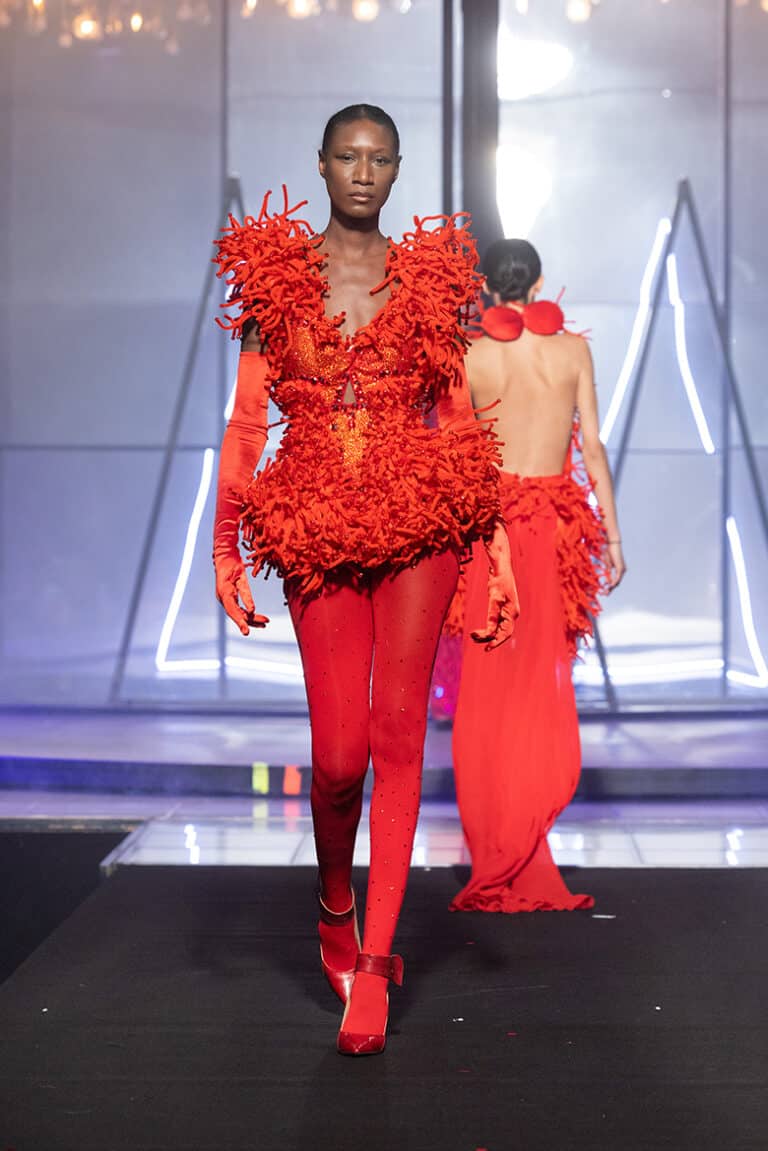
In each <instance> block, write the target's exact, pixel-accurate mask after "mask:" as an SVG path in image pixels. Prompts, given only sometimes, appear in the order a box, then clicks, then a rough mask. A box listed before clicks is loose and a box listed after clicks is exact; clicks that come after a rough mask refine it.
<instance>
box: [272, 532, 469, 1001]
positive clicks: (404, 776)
mask: <svg viewBox="0 0 768 1151" xmlns="http://www.w3.org/2000/svg"><path fill="white" fill-rule="evenodd" d="M457 576H458V561H457V558H456V556H455V555H454V554H453V553H452V552H443V553H441V554H439V555H432V556H427V557H426V558H425V559H423V560H421V561H420V562H419V563H418V564H416V565H415V566H414V567H410V568H406V569H404V570H402V571H399V572H395V573H392V572H390V571H389V570H388V569H386V568H384V569H378V570H377V571H375V572H373V573H370V574H369V575H366V576H365V577H364V579H363V580H357V581H354V582H353V581H349V582H347V583H342V584H340V585H335V586H333V587H330V588H328V589H327V590H325V591H323V592H322V593H321V594H320V595H318V596H316V597H314V598H312V599H310V600H307V601H305V600H302V599H300V598H299V597H298V596H297V595H296V593H295V591H294V589H293V588H292V587H291V585H290V583H286V598H287V600H288V606H289V608H290V612H291V617H292V619H293V623H294V627H295V629H296V635H297V638H298V641H299V648H300V650H301V658H302V663H303V666H304V678H305V683H306V689H307V701H308V704H309V716H310V723H311V727H312V817H313V822H314V829H315V844H316V848H317V860H318V865H319V869H320V882H321V887H322V892H323V901H324V903H325V904H326V906H328V907H329V908H331V909H332V910H334V911H343V910H345V909H346V908H347V907H349V898H350V879H351V872H352V854H353V851H354V846H355V834H356V832H357V825H358V823H359V821H360V812H361V808H362V800H363V780H364V779H365V775H366V772H367V769H368V759H369V756H370V759H371V761H372V763H373V772H374V783H373V795H372V797H371V809H370V834H371V864H370V870H369V875H368V896H367V900H366V914H365V931H364V936H363V951H364V952H367V953H368V954H373V955H389V953H390V951H391V949H392V940H393V938H394V934H395V927H396V925H397V919H398V915H399V913H400V907H401V905H402V901H403V896H404V894H405V885H406V881H407V878H408V869H409V867H410V860H411V851H412V848H413V837H414V833H415V831H416V819H417V816H418V811H419V797H420V792H421V770H422V760H423V754H424V736H425V731H426V723H427V699H428V695H429V683H430V677H431V674H432V665H433V663H434V659H435V651H436V649H437V641H438V638H439V635H440V629H441V627H442V623H443V619H444V618H445V613H446V611H447V609H448V605H449V603H450V601H451V597H452V596H453V592H454V589H455V587H456V580H457ZM368 978H369V979H371V978H376V977H372V976H368Z"/></svg>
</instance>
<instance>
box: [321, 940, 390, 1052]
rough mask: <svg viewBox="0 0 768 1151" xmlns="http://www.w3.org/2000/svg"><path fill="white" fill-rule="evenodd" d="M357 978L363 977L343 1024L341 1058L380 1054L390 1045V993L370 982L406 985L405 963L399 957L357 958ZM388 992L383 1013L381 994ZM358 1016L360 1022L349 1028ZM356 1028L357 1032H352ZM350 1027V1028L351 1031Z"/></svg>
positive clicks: (339, 1045)
mask: <svg viewBox="0 0 768 1151" xmlns="http://www.w3.org/2000/svg"><path fill="white" fill-rule="evenodd" d="M355 975H356V976H361V975H362V976H363V978H362V979H358V978H356V979H355V983H354V986H353V989H352V994H351V995H350V997H349V999H348V1001H347V1006H346V1010H345V1011H344V1018H343V1019H342V1021H341V1030H340V1031H339V1037H338V1039H337V1041H336V1048H337V1050H338V1051H339V1054H341V1055H378V1054H379V1053H380V1052H381V1051H383V1050H384V1048H385V1046H386V1043H387V1017H388V1014H389V992H388V990H386V987H385V988H381V987H378V986H376V983H374V982H372V981H371V980H370V978H369V977H370V976H374V977H375V980H377V981H378V980H379V979H383V980H384V982H385V985H386V984H388V983H389V981H390V980H391V981H392V982H393V983H395V984H396V985H397V986H398V987H401V986H402V983H403V960H402V958H401V957H400V956H399V955H364V954H362V953H361V954H360V955H358V957H357V965H356V967H355ZM382 990H383V991H384V1002H383V1011H382V1002H381V992H382ZM363 997H364V1002H362V1003H358V1002H355V1003H354V1004H353V1002H352V1001H353V999H355V1000H358V999H363ZM352 1012H353V1013H354V1018H355V1020H356V1022H355V1023H354V1024H352V1023H350V1024H349V1025H348V1022H347V1021H348V1019H349V1017H350V1013H352ZM366 1019H368V1020H369V1021H370V1025H369V1026H367V1027H366V1026H362V1027H361V1022H362V1021H363V1020H366ZM352 1026H354V1028H355V1030H354V1031H353V1030H352ZM348 1028H349V1029H348Z"/></svg>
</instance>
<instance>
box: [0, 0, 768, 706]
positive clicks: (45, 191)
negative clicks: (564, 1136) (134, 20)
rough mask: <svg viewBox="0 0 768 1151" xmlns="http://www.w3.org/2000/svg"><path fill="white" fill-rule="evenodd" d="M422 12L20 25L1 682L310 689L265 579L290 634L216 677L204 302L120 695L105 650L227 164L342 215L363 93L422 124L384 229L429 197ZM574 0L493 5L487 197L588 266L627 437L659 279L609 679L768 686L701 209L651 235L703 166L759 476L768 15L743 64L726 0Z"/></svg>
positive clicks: (213, 383)
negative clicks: (493, 117)
mask: <svg viewBox="0 0 768 1151" xmlns="http://www.w3.org/2000/svg"><path fill="white" fill-rule="evenodd" d="M400 7H407V5H401V4H385V3H384V2H383V0H382V3H381V6H380V12H379V15H378V18H377V19H376V20H375V21H373V22H370V23H364V22H360V21H356V20H354V19H353V18H352V17H351V15H350V14H349V13H348V12H346V11H345V6H344V5H342V4H339V5H338V9H339V10H338V11H337V12H335V13H332V12H326V13H324V14H322V15H316V16H312V17H309V18H307V19H306V20H293V19H290V18H289V14H288V13H287V11H286V9H285V7H284V6H280V5H277V4H276V3H273V2H272V0H262V2H261V3H260V4H259V5H258V6H257V7H256V8H255V10H254V11H253V13H252V15H251V16H250V18H247V19H246V18H244V17H243V16H242V15H241V5H240V4H232V5H231V6H230V8H229V9H228V19H227V20H226V21H224V20H222V19H221V9H220V7H218V6H216V5H212V6H211V15H212V19H211V21H210V22H209V23H207V24H199V23H195V22H194V21H187V22H184V24H183V26H179V28H178V29H177V33H178V51H175V47H176V45H175V44H171V45H170V47H171V49H172V50H171V51H167V50H166V49H167V48H168V47H169V45H168V43H167V41H166V42H163V41H162V40H160V39H159V38H153V37H151V36H144V37H141V36H136V37H134V38H133V40H126V38H125V37H120V38H114V39H110V38H105V39H103V40H102V41H101V42H99V43H93V44H90V43H89V44H79V43H75V44H73V45H71V46H70V47H66V46H62V45H60V44H59V42H58V38H57V36H56V35H39V36H37V37H33V36H29V35H27V34H26V33H25V32H23V31H22V30H21V29H13V28H11V29H5V30H2V29H0V90H1V92H2V112H0V250H1V252H2V259H0V293H1V299H2V310H1V311H0V341H1V342H0V358H1V359H0V365H1V369H2V378H3V390H2V399H1V400H0V404H2V407H1V408H0V423H1V426H2V432H1V437H2V438H1V440H0V468H1V469H2V470H1V472H0V477H1V481H0V482H1V488H0V498H1V499H2V504H1V505H0V506H1V512H0V531H1V533H2V557H1V558H0V581H1V587H0V590H1V592H2V595H1V606H0V611H1V613H2V614H1V616H0V702H2V703H6V704H17V703H21V704H26V703H44V704H45V703H59V704H64V705H87V706H106V705H108V704H110V703H113V704H114V703H118V704H120V705H123V704H124V705H133V704H136V703H150V704H158V705H161V704H163V703H164V702H168V703H170V702H178V701H183V702H186V703H189V704H192V705H199V706H200V707H201V708H209V707H211V708H215V707H218V706H221V705H223V704H231V703H233V702H235V703H241V704H244V705H246V704H254V705H256V706H257V707H259V708H262V709H264V710H270V709H274V708H283V707H287V708H293V707H296V708H301V707H303V698H304V697H303V689H302V686H301V677H300V669H299V663H298V656H297V652H296V649H295V645H294V642H293V638H292V633H291V630H290V624H289V621H288V617H287V613H286V611H285V609H284V607H283V604H282V595H281V589H280V586H279V584H278V583H277V581H275V580H274V579H272V580H270V581H268V582H267V583H266V584H264V583H261V582H259V584H258V585H257V602H258V605H259V607H260V609H261V610H263V611H265V612H266V613H267V614H268V615H270V617H271V619H272V623H271V625H270V627H269V629H267V631H266V632H264V633H262V634H260V635H259V636H258V637H255V638H252V639H250V640H248V641H244V640H242V639H241V638H240V637H239V635H237V634H236V633H232V632H228V633H227V642H226V657H227V664H226V676H222V675H221V674H220V671H219V657H220V654H221V648H220V644H219V639H218V628H219V616H218V611H219V609H218V607H217V605H216V603H215V600H214V598H213V583H212V569H211V563H210V535H211V523H212V489H211V487H210V480H211V470H212V465H213V463H214V461H213V459H212V449H215V448H216V446H217V443H218V437H219V433H220V426H221V419H222V409H223V406H224V403H226V399H227V396H226V394H225V395H224V396H223V399H222V395H221V386H220V380H219V371H220V369H219V355H220V349H221V345H222V341H223V340H225V337H224V336H223V335H222V334H221V333H219V332H218V330H217V329H215V327H214V325H213V322H212V317H213V315H214V313H215V305H216V299H215V298H214V297H213V296H212V297H211V299H210V303H209V308H208V311H207V314H206V318H205V322H204V324H203V326H202V335H201V339H200V345H199V349H198V354H197V356H196V358H195V360H194V370H193V373H192V378H191V390H190V394H189V399H188V402H187V404H186V406H185V410H184V415H183V420H182V424H181V429H180V436H179V445H178V450H176V451H175V452H174V454H173V458H172V464H171V468H170V472H169V480H168V487H167V490H166V493H165V498H164V500H163V503H162V509H161V513H160V520H159V524H158V532H157V536H156V540H155V543H154V546H153V547H152V549H151V554H150V560H149V564H148V567H147V571H146V580H145V583H144V586H143V592H142V595H141V597H140V600H139V603H138V611H137V614H136V620H135V627H134V628H133V630H132V633H131V636H130V644H129V647H128V650H127V653H126V655H127V658H126V661H125V666H124V669H123V671H124V674H123V675H121V676H120V677H119V683H118V685H117V690H115V686H116V684H115V670H116V665H117V662H118V653H119V650H120V644H121V638H122V637H123V636H124V635H125V628H126V619H127V617H128V613H129V607H130V601H131V595H132V590H133V588H134V587H135V581H136V577H137V571H138V564H139V557H140V554H141V549H142V545H143V542H144V539H145V536H146V530H147V524H148V517H149V514H150V510H151V507H152V502H153V499H154V496H155V492H156V489H157V484H158V479H159V476H160V472H161V467H162V462H163V452H164V448H165V444H166V440H167V435H168V429H169V426H170V422H171V419H172V413H173V408H174V404H175V402H176V398H177V395H178V389H179V384H180V381H181V378H182V374H183V370H184V364H185V358H186V356H187V353H188V349H189V347H190V342H191V340H192V338H193V336H194V331H195V314H196V310H197V307H198V302H199V297H200V293H201V290H202V286H203V282H204V277H205V275H206V271H207V267H208V260H209V258H210V255H211V246H210V242H211V239H212V237H213V234H214V232H215V229H216V222H217V218H218V216H219V212H220V208H221V198H222V176H223V169H224V168H225V169H226V170H227V171H228V172H229V173H231V174H232V175H237V176H238V177H239V178H240V181H241V186H242V189H243V193H244V196H245V200H246V204H247V207H248V209H249V210H250V211H254V210H257V209H258V206H259V203H260V201H261V197H262V195H263V192H264V191H265V190H266V189H267V188H273V189H275V191H276V193H278V195H279V189H280V185H281V184H282V183H283V182H285V183H287V185H288V187H289V191H290V194H291V196H292V198H293V200H298V199H300V198H304V197H307V198H308V199H309V200H310V204H309V206H308V207H307V208H306V209H305V214H306V216H307V218H308V219H309V220H310V221H311V223H312V224H313V225H314V226H316V227H322V225H323V224H324V223H325V216H324V190H323V188H322V184H321V182H320V180H319V177H318V176H317V174H316V149H317V146H318V144H319V142H320V136H321V133H322V127H323V124H324V122H325V120H326V118H327V117H328V115H330V114H331V113H332V112H333V111H335V110H336V109H337V108H338V107H341V106H342V105H344V104H347V103H350V102H352V101H356V100H359V99H366V100H368V101H371V102H376V103H380V104H382V105H383V106H385V107H386V108H387V109H388V110H389V111H390V112H391V113H392V114H393V116H394V117H395V119H396V120H397V121H398V123H399V126H400V129H401V135H402V140H403V153H404V158H405V159H404V164H403V168H402V172H401V177H400V180H399V181H398V183H397V185H396V187H395V190H394V194H393V197H392V201H391V203H390V206H389V207H388V209H387V214H386V218H385V220H384V224H385V227H386V228H387V230H389V231H390V232H391V233H393V234H399V233H401V232H402V231H403V230H404V229H406V228H407V227H408V226H409V224H410V221H411V218H412V216H413V214H414V213H418V214H431V213H433V212H436V211H439V210H440V207H441V195H442V191H441V174H440V154H441V139H442V108H441V90H442V80H443V73H442V69H443V54H442V45H441V37H442V21H443V5H442V4H441V3H439V2H438V0H414V3H413V4H412V6H411V8H410V11H407V12H401V11H399V8H400ZM526 9H527V11H526ZM566 9H567V5H566V3H565V2H562V0H530V2H529V3H528V4H527V5H526V4H524V3H520V2H513V0H505V2H504V3H502V5H501V22H500V29H499V95H500V100H501V105H500V127H501V131H500V149H499V157H498V201H499V209H500V213H501V216H502V220H503V222H504V226H505V230H506V231H507V232H508V234H527V235H529V236H530V238H531V239H532V240H533V241H534V243H536V245H537V246H538V247H539V249H540V251H541V254H542V257H543V261H544V266H545V274H546V276H547V287H548V289H550V290H551V292H552V294H556V293H557V292H558V291H559V290H560V288H561V287H562V286H565V288H566V295H565V307H566V313H567V315H568V317H569V319H571V320H572V321H573V322H574V326H575V327H576V328H577V329H583V328H589V329H591V340H592V350H593V355H594V358H595V363H596V370H597V379H598V386H599V394H600V400H601V407H602V412H603V417H604V420H605V425H604V428H605V434H606V436H607V443H608V447H609V450H612V451H613V450H615V448H616V446H617V445H618V443H619V441H620V438H621V434H622V428H623V421H624V419H625V418H626V413H627V410H628V404H629V401H630V397H631V394H632V389H631V387H629V388H628V389H627V390H626V392H624V391H623V383H624V382H625V381H630V383H631V379H632V373H633V371H634V368H635V367H636V360H637V355H639V353H640V349H641V348H642V336H643V332H644V330H645V326H646V325H647V318H648V317H647V312H646V311H644V307H643V286H644V284H645V286H646V287H647V285H648V284H649V283H650V282H651V280H652V278H653V275H654V274H657V275H662V276H663V277H664V288H663V294H662V307H661V310H660V312H659V315H658V322H657V325H656V330H655V333H654V337H653V341H652V343H651V345H650V348H649V352H648V362H647V371H646V374H645V377H644V382H643V385H642V392H641V394H640V397H639V400H638V406H637V413H636V419H635V424H634V427H633V431H632V435H631V437H630V440H629V443H628V452H627V456H626V461H625V466H624V470H623V473H622V477H621V484H620V490H619V508H620V516H621V521H622V532H623V536H624V540H625V551H626V554H627V558H628V563H629V567H630V571H629V574H628V576H627V578H626V581H625V583H624V585H623V586H622V588H621V589H620V590H619V591H618V592H617V593H616V595H615V596H614V597H612V599H611V600H610V601H609V603H608V605H607V608H606V611H605V614H604V616H603V620H602V636H603V640H604V643H605V646H606V650H607V656H608V661H609V666H610V669H611V673H612V676H613V679H614V684H615V690H616V701H617V703H618V705H619V706H632V705H643V706H645V705H648V704H651V705H659V706H680V705H681V704H682V705H690V706H694V707H696V706H699V705H701V704H708V703H709V704H711V703H713V702H725V703H731V702H736V703H739V704H743V703H750V704H751V703H764V702H765V700H766V698H767V697H768V668H767V667H766V664H765V659H766V657H767V656H768V578H767V577H768V553H767V550H766V540H765V538H764V536H763V534H762V531H761V525H760V520H759V517H758V513H757V504H756V500H755V496H754V491H753V487H752V485H751V483H750V480H749V476H748V473H747V469H746V467H745V460H744V452H743V448H742V445H741V440H740V436H739V433H738V429H737V428H736V426H735V423H733V420H732V427H731V444H732V450H731V463H730V468H731V475H732V491H731V494H730V507H729V508H728V509H727V510H728V512H729V514H730V516H731V517H732V518H731V520H730V521H729V522H730V529H729V531H728V533H727V534H726V531H725V530H724V526H723V525H724V523H725V519H724V509H723V503H722V495H723V484H722V467H723V450H722V449H723V444H724V440H725V435H724V432H725V428H724V417H723V371H722V364H721V360H720V357H719V354H718V348H717V341H716V338H715V336H716V329H715V325H714V323H713V319H712V316H711V314H710V311H709V308H708V305H707V301H706V296H705V291H704V280H703V276H702V271H701V266H700V261H699V253H698V251H697V249H696V246H695V245H694V244H693V242H692V234H691V230H690V225H689V222H688V220H687V219H684V220H683V221H682V224H681V228H680V232H679V237H678V241H677V243H676V244H675V249H674V252H673V253H672V257H673V258H672V259H670V260H669V261H667V262H665V263H664V262H662V263H660V262H659V251H660V247H659V244H660V242H661V240H663V238H664V229H665V223H664V221H665V220H667V219H669V218H670V217H671V216H672V213H673V210H674V207H675V199H676V192H677V184H678V181H679V180H680V179H681V178H687V179H689V180H690V182H691V187H692V189H693V193H694V196H695V200H696V203H697V205H698V208H699V211H700V215H701V219H702V226H703V232H704V239H705V244H706V255H707V258H708V260H709V262H710V263H711V266H712V269H713V273H714V277H715V282H716V288H717V292H718V296H719V298H720V299H722V298H723V296H724V294H726V293H728V292H729V294H730V303H731V309H730V324H731V335H732V354H733V359H734V366H735V370H736V375H737V379H738V384H739V389H740V394H741V396H742V399H743V403H744V407H745V411H746V415H747V421H748V425H749V430H750V434H751V438H752V440H753V443H754V444H755V448H756V453H757V458H758V462H759V467H760V469H761V474H762V480H763V485H764V486H765V485H766V484H767V483H768V400H767V399H766V392H765V386H764V381H763V363H764V361H765V354H766V337H765V321H764V316H765V313H766V310H767V308H768V234H767V233H766V229H765V226H764V221H763V214H764V208H763V204H764V196H763V194H762V191H761V189H763V188H764V187H765V186H766V183H767V182H768V129H767V128H766V123H768V78H767V77H766V70H765V67H764V61H765V59H766V58H768V13H767V12H764V11H763V10H762V8H761V7H760V5H759V4H758V3H757V0H752V3H750V4H747V5H738V6H736V7H734V9H733V12H732V20H731V22H730V34H731V36H732V44H731V51H730V54H727V53H726V45H727V34H728V29H729V24H728V22H727V21H726V19H725V14H726V9H725V0H670V2H669V3H661V2H660V0H601V3H600V4H599V5H595V6H594V7H593V9H592V10H591V16H590V18H589V19H588V20H585V21H582V22H579V21H574V20H573V19H569V18H568V12H567V10H566ZM576 14H577V13H576V11H575V9H574V8H573V7H571V11H570V15H571V17H573V16H574V15H576ZM456 30H457V36H460V32H461V27H460V21H457V24H456ZM223 36H224V37H225V39H224V41H223V40H222V37H223ZM456 49H457V53H458V52H459V50H460V44H458V43H457V46H456ZM727 61H729V71H728V72H727V71H726V62H727ZM728 76H730V77H731V83H732V99H731V101H730V103H728V102H727V101H726V99H725V97H726V94H727V85H726V79H727V77H728ZM729 148H730V159H731V172H732V179H731V183H730V201H729V199H728V196H727V195H726V179H725V173H726V171H727V161H728V150H729ZM456 200H457V203H460V202H461V189H460V187H457V188H456ZM227 355H228V363H227V365H226V371H225V373H224V374H225V376H226V379H227V382H228V385H231V383H232V382H233V381H234V370H235V361H236V349H235V348H234V347H232V346H229V347H228V349H227ZM228 390H229V386H228V387H227V388H226V389H225V392H226V391H228ZM622 397H623V398H622ZM277 434H278V433H277V432H275V435H277ZM272 448H274V443H273V444H272ZM713 449H714V450H713ZM724 545H725V548H726V551H725V559H726V562H725V563H723V546H724ZM724 573H726V577H727V584H728V586H727V595H725V596H724V595H723V575H724ZM724 605H725V607H726V611H727V616H726V619H727V629H726V641H727V642H726V644H725V649H724V644H723V635H724V633H723V606H724ZM724 656H725V659H726V667H725V668H724V666H723V658H724ZM726 670H728V671H730V672H731V675H730V676H729V677H728V676H725V675H724V671H726ZM576 676H577V683H578V685H579V697H580V702H581V705H582V707H584V708H590V707H603V706H604V705H605V699H606V695H605V690H604V685H603V683H602V675H601V673H600V669H599V666H597V664H596V661H595V660H594V658H593V656H592V654H591V653H590V654H588V655H587V656H586V658H585V660H584V662H583V663H582V664H581V665H580V666H579V667H577V671H576Z"/></svg>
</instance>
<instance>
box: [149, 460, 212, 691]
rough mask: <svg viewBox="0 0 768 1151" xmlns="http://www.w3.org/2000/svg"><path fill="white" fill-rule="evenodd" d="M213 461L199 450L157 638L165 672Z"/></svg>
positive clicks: (160, 663) (158, 663)
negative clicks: (180, 548)
mask: <svg viewBox="0 0 768 1151" xmlns="http://www.w3.org/2000/svg"><path fill="white" fill-rule="evenodd" d="M213 460H214V451H213V449H212V448H206V449H205V451H204V452H203V467H202V471H201V473H200V483H199V484H198V487H197V495H196V496H195V502H194V505H193V507H192V514H191V516H190V517H189V524H188V525H187V537H186V540H185V541H184V552H183V554H182V557H181V564H180V565H179V574H178V575H177V577H176V584H175V586H174V589H173V595H172V596H171V602H170V604H169V605H168V611H167V612H166V615H165V619H164V620H163V626H162V628H161V630H160V639H159V640H158V641H157V651H156V652H155V667H156V668H157V670H158V671H165V670H167V669H168V666H169V661H168V659H167V656H168V648H169V647H170V643H171V638H172V636H173V629H174V627H175V626H176V619H177V617H178V614H179V610H180V608H181V602H182V600H183V599H184V592H185V591H186V590H187V583H188V581H189V573H190V570H191V568H192V560H193V558H194V554H195V545H196V544H197V534H198V532H199V531H200V520H201V519H202V518H203V512H204V511H205V505H206V503H207V501H208V492H209V491H210V490H211V478H212V476H213Z"/></svg>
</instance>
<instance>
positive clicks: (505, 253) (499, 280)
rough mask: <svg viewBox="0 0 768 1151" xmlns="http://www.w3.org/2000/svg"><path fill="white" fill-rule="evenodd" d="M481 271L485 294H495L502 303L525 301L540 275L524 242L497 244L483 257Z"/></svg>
mask: <svg viewBox="0 0 768 1151" xmlns="http://www.w3.org/2000/svg"><path fill="white" fill-rule="evenodd" d="M482 271H483V275H484V276H485V278H486V280H487V281H488V290H489V291H491V292H498V294H499V295H500V296H501V298H502V300H503V301H504V302H505V303H506V302H507V301H509V300H527V298H528V293H529V292H530V290H531V288H532V287H533V285H534V284H535V283H536V281H537V280H538V278H539V276H540V275H541V260H540V259H539V253H538V252H537V251H536V249H535V248H534V246H533V244H529V243H528V241H527V240H497V241H496V242H495V243H494V244H491V246H490V248H488V250H487V251H486V253H485V255H484V256H483V261H482Z"/></svg>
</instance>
